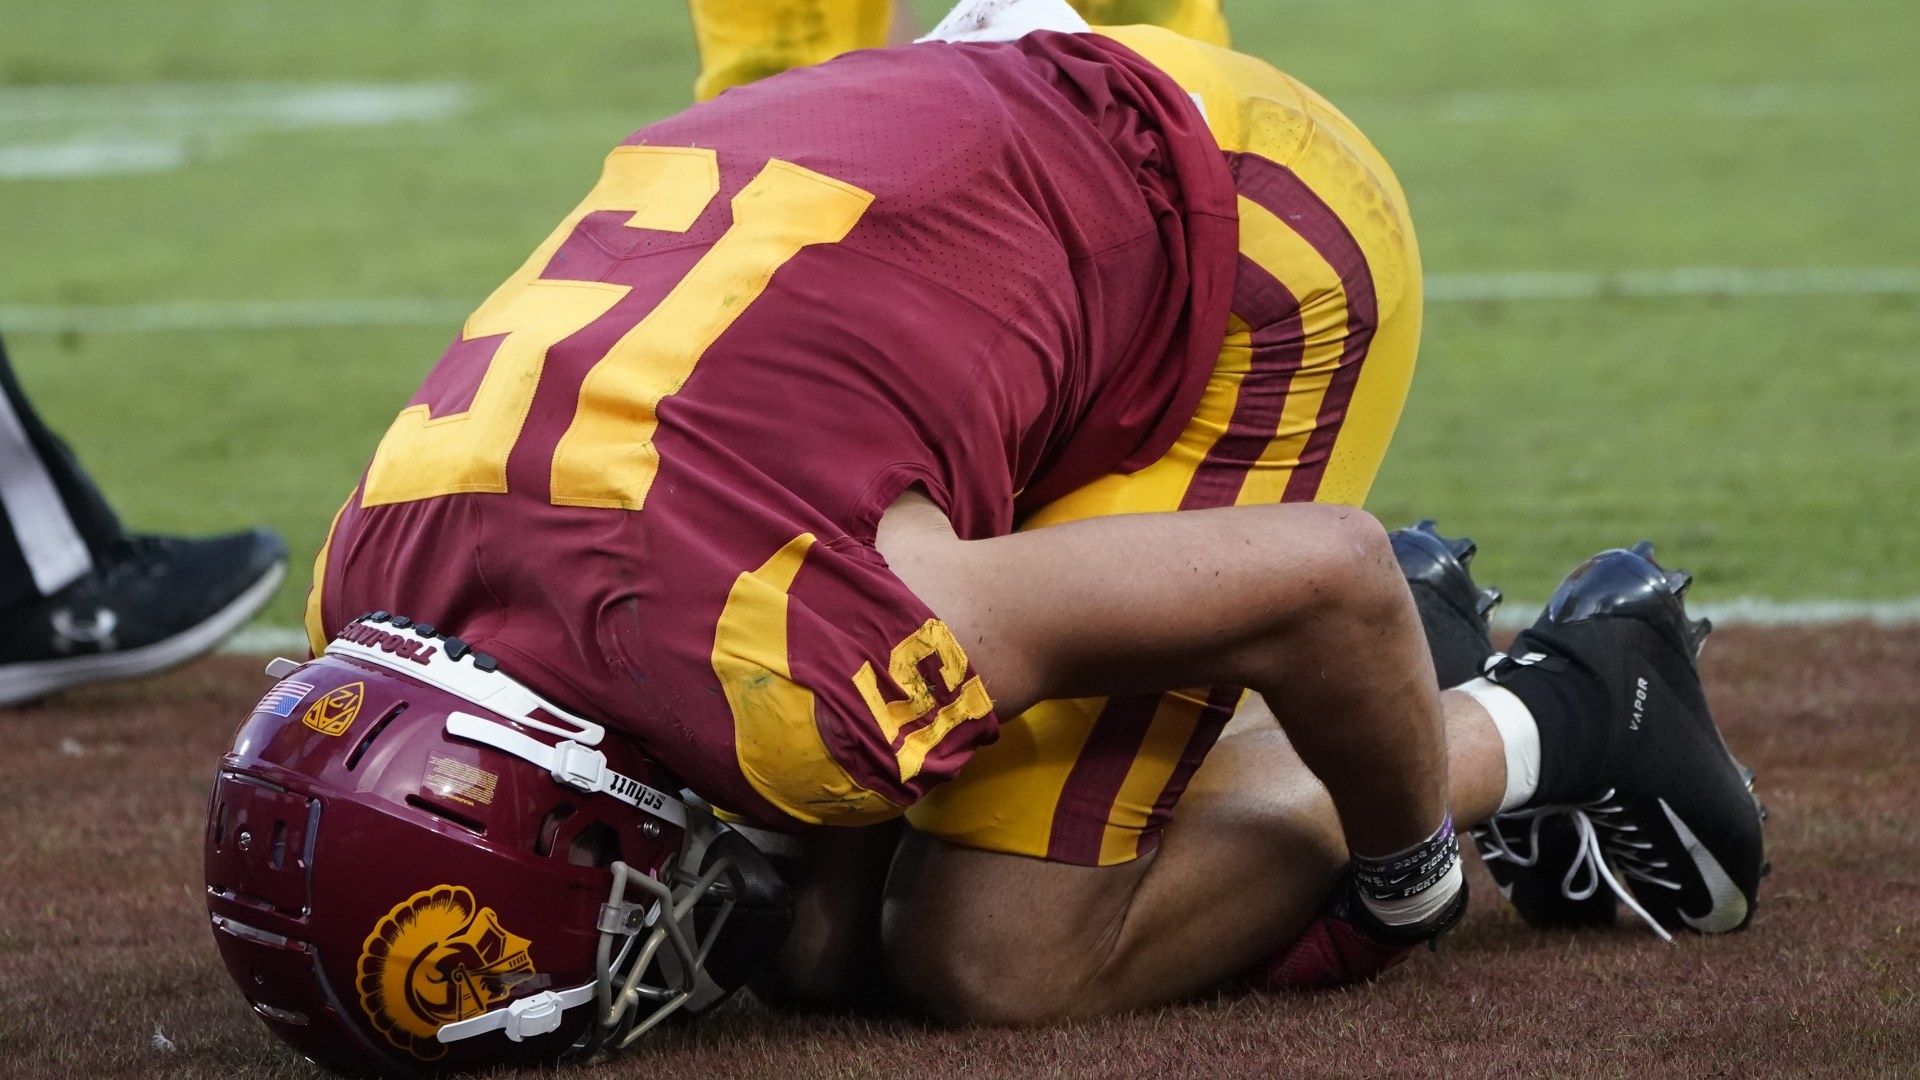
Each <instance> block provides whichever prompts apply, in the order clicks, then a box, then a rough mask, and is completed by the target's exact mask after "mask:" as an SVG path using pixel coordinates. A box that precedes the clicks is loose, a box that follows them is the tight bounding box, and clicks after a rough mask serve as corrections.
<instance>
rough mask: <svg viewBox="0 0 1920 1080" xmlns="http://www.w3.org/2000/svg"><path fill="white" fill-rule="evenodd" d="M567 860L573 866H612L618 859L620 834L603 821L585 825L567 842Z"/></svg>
mask: <svg viewBox="0 0 1920 1080" xmlns="http://www.w3.org/2000/svg"><path fill="white" fill-rule="evenodd" d="M558 827H559V825H558V823H557V822H556V823H555V828H556V829H558ZM567 861H568V862H570V863H572V864H573V865H575V866H595V867H600V868H603V869H604V868H606V867H609V866H612V865H613V864H614V863H616V862H618V861H620V834H619V833H618V832H616V831H614V828H613V826H611V825H608V824H607V823H606V822H604V821H596V822H593V823H591V824H589V825H587V826H586V827H585V828H582V829H581V830H580V831H579V832H577V833H575V834H573V839H572V840H571V841H569V842H568V844H567Z"/></svg>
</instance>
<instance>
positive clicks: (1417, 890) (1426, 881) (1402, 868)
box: [1352, 814, 1462, 926]
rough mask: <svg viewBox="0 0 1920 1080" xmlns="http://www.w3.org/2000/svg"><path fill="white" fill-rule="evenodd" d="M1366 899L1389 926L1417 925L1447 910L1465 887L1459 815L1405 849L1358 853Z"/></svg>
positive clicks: (1356, 865) (1358, 877)
mask: <svg viewBox="0 0 1920 1080" xmlns="http://www.w3.org/2000/svg"><path fill="white" fill-rule="evenodd" d="M1352 858H1353V878H1354V883H1355V884H1356V885H1358V886H1359V889H1360V902H1361V903H1363V904H1365V905H1367V910H1368V911H1371V912H1373V914H1374V916H1375V917H1376V918H1378V919H1379V920H1380V921H1381V922H1383V923H1386V924H1387V925H1388V926H1411V925H1414V924H1416V923H1421V922H1425V921H1427V920H1428V919H1431V918H1433V917H1434V916H1436V915H1438V914H1440V913H1441V912H1442V911H1444V910H1446V907H1447V905H1448V904H1449V903H1451V902H1452V901H1453V898H1454V896H1455V895H1456V894H1458V893H1459V891H1460V883H1461V880H1462V877H1461V872H1460V842H1459V841H1458V840H1457V839H1455V837H1454V835H1453V815H1452V814H1448V815H1447V817H1446V819H1445V820H1444V821H1442V822H1441V823H1440V827H1439V828H1438V829H1435V830H1434V832H1433V835H1432V836H1429V837H1427V838H1426V839H1425V840H1422V841H1420V842H1419V843H1417V844H1415V845H1413V846H1412V847H1409V848H1407V849H1405V850H1404V851H1397V852H1394V853H1393V854H1392V855H1386V856H1382V857H1378V858H1375V857H1373V856H1368V855H1361V854H1359V853H1358V852H1354V853H1352Z"/></svg>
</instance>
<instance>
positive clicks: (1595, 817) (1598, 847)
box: [1475, 788, 1681, 942]
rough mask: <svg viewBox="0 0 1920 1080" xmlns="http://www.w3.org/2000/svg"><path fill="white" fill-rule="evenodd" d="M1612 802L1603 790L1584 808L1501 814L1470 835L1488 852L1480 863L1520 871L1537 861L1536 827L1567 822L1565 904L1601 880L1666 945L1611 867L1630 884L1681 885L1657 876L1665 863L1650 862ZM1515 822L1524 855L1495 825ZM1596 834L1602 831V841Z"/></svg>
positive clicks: (1648, 846)
mask: <svg viewBox="0 0 1920 1080" xmlns="http://www.w3.org/2000/svg"><path fill="white" fill-rule="evenodd" d="M1613 797H1614V791H1613V789H1611V788H1609V789H1608V790H1607V793H1606V794H1604V795H1602V796H1600V797H1599V798H1598V799H1595V800H1594V801H1592V802H1590V803H1584V804H1580V805H1570V806H1537V807H1533V808H1531V809H1527V810H1515V811H1512V812H1510V813H1505V814H1501V815H1499V817H1498V818H1497V819H1496V822H1489V823H1488V825H1487V826H1486V827H1485V828H1483V829H1477V830H1475V833H1476V835H1477V836H1478V837H1479V838H1482V839H1484V841H1485V842H1486V844H1487V846H1488V847H1489V848H1491V849H1492V850H1491V851H1486V852H1482V858H1483V860H1484V861H1486V862H1492V861H1493V860H1495V859H1505V860H1507V861H1508V862H1511V863H1512V864H1513V865H1515V866H1518V867H1523V868H1530V867H1533V866H1535V865H1537V864H1538V863H1539V861H1540V826H1541V823H1542V822H1544V821H1545V820H1547V819H1548V818H1550V817H1553V816H1554V815H1556V814H1565V815H1567V817H1568V818H1570V819H1571V820H1572V821H1573V825H1574V829H1575V831H1576V832H1577V833H1578V834H1579V838H1578V841H1577V845H1578V846H1577V850H1576V851H1575V853H1574V857H1573V862H1572V864H1570V865H1569V866H1568V867H1567V872H1566V875H1565V876H1564V877H1562V878H1561V879H1560V895H1562V896H1564V897H1566V898H1567V899H1569V900H1575V901H1579V900H1586V899H1588V898H1589V897H1591V896H1593V894H1594V893H1595V892H1597V891H1598V890H1599V888H1600V883H1601V882H1602V881H1604V882H1606V884H1607V887H1608V888H1609V889H1611V890H1613V895H1614V896H1616V897H1618V898H1619V899H1620V901H1621V902H1622V903H1624V904H1626V905H1627V906H1628V907H1629V908H1631V909H1633V913H1634V914H1635V915H1638V916H1640V919H1641V921H1642V922H1644V923H1646V924H1647V926H1648V927H1649V928H1651V929H1652V930H1653V932H1654V933H1655V934H1658V935H1660V940H1662V941H1668V942H1670V941H1672V940H1673V935H1672V934H1669V933H1668V932H1667V930H1666V928H1665V927H1663V926H1661V925H1660V923H1659V922H1658V921H1657V920H1655V919H1654V917H1653V916H1651V915H1649V914H1647V909H1646V908H1643V907H1641V906H1640V902H1639V901H1638V900H1636V899H1634V896H1633V893H1632V892H1631V891H1630V890H1629V889H1628V888H1627V887H1626V886H1625V885H1623V884H1621V882H1620V879H1619V878H1618V877H1616V876H1614V867H1615V866H1618V868H1619V871H1620V873H1621V874H1622V875H1624V876H1625V877H1626V878H1627V879H1628V880H1630V881H1639V882H1644V883H1646V884H1649V885H1657V886H1660V887H1662V888H1667V889H1673V890H1675V891H1678V890H1679V889H1680V888H1681V885H1680V883H1679V882H1677V881H1674V880H1672V879H1670V878H1666V877H1662V876H1660V874H1659V873H1657V871H1662V870H1665V869H1667V862H1666V860H1664V859H1655V858H1653V857H1652V856H1651V855H1650V854H1649V853H1650V852H1651V851H1652V850H1653V844H1652V843H1650V842H1648V841H1645V840H1639V839H1636V838H1634V837H1633V835H1632V834H1634V833H1637V832H1639V831H1640V827H1639V826H1637V825H1633V824H1629V823H1627V822H1625V821H1622V820H1620V819H1619V815H1620V814H1621V812H1622V810H1623V808H1622V807H1620V806H1617V805H1614V804H1613V801H1612V800H1613ZM1521 820H1525V821H1526V822H1527V823H1528V826H1529V828H1528V837H1527V841H1528V848H1529V854H1527V855H1525V856H1522V855H1521V854H1520V853H1519V852H1518V851H1515V850H1514V849H1513V847H1512V845H1510V844H1508V843H1507V838H1506V835H1505V834H1504V833H1503V832H1502V831H1501V827H1500V826H1501V824H1504V823H1515V824H1517V823H1518V822H1519V821H1521ZM1602 830H1605V836H1604V838H1603V836H1602ZM1582 879H1584V880H1582Z"/></svg>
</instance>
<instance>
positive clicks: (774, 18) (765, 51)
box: [687, 0, 911, 101]
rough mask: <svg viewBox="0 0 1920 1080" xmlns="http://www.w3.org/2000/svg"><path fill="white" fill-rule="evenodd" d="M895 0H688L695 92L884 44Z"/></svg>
mask: <svg viewBox="0 0 1920 1080" xmlns="http://www.w3.org/2000/svg"><path fill="white" fill-rule="evenodd" d="M897 6H898V5H897V3H896V0H688V5H687V7H688V10H689V12H690V14H691V15H692V17H693V35H694V41H695V43H696V44H697V45H698V46H699V50H700V74H699V76H698V78H696V79H695V81H694V86H693V96H694V99H695V100H696V101H706V100H708V99H709V98H712V97H714V96H715V95H717V94H719V93H720V91H722V90H725V89H727V88H728V87H733V86H741V85H744V84H746V83H750V82H753V81H754V80H755V79H763V78H766V77H767V76H769V75H776V74H778V73H780V72H782V71H785V70H787V69H788V68H793V67H804V66H806V65H808V64H818V63H821V62H823V61H826V60H831V59H832V58H834V57H836V56H838V55H840V54H841V53H843V52H850V51H852V50H854V49H872V48H878V47H880V46H881V45H885V44H887V43H888V28H889V26H890V25H891V24H892V23H893V22H894V21H895V8H896V7H897ZM908 14H911V13H910V12H909V13H908Z"/></svg>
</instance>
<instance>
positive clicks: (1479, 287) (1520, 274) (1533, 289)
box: [1426, 266, 1920, 303]
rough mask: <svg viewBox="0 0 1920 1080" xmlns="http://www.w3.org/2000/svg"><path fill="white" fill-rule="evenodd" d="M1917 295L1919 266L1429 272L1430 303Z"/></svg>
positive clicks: (1428, 290)
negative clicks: (1477, 272)
mask: <svg viewBox="0 0 1920 1080" xmlns="http://www.w3.org/2000/svg"><path fill="white" fill-rule="evenodd" d="M1914 295H1920V267H1912V266H1855V267H1813V266H1806V267H1786V268H1780V269H1771V270H1747V269H1735V268H1732V267H1717V266H1700V267H1686V268H1680V269H1673V270H1620V271H1614V272H1611V273H1607V272H1600V273H1589V272H1581V271H1557V270H1522V271H1513V272H1508V273H1498V274H1434V275H1431V276H1429V277H1428V278H1427V281H1426V296H1427V300H1428V301H1430V302H1433V303H1485V302H1489V301H1508V300H1604V299H1612V298H1627V297H1630V298H1635V299H1640V298H1646V299H1660V298H1667V297H1715V296H1718V297H1764V296H1914Z"/></svg>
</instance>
